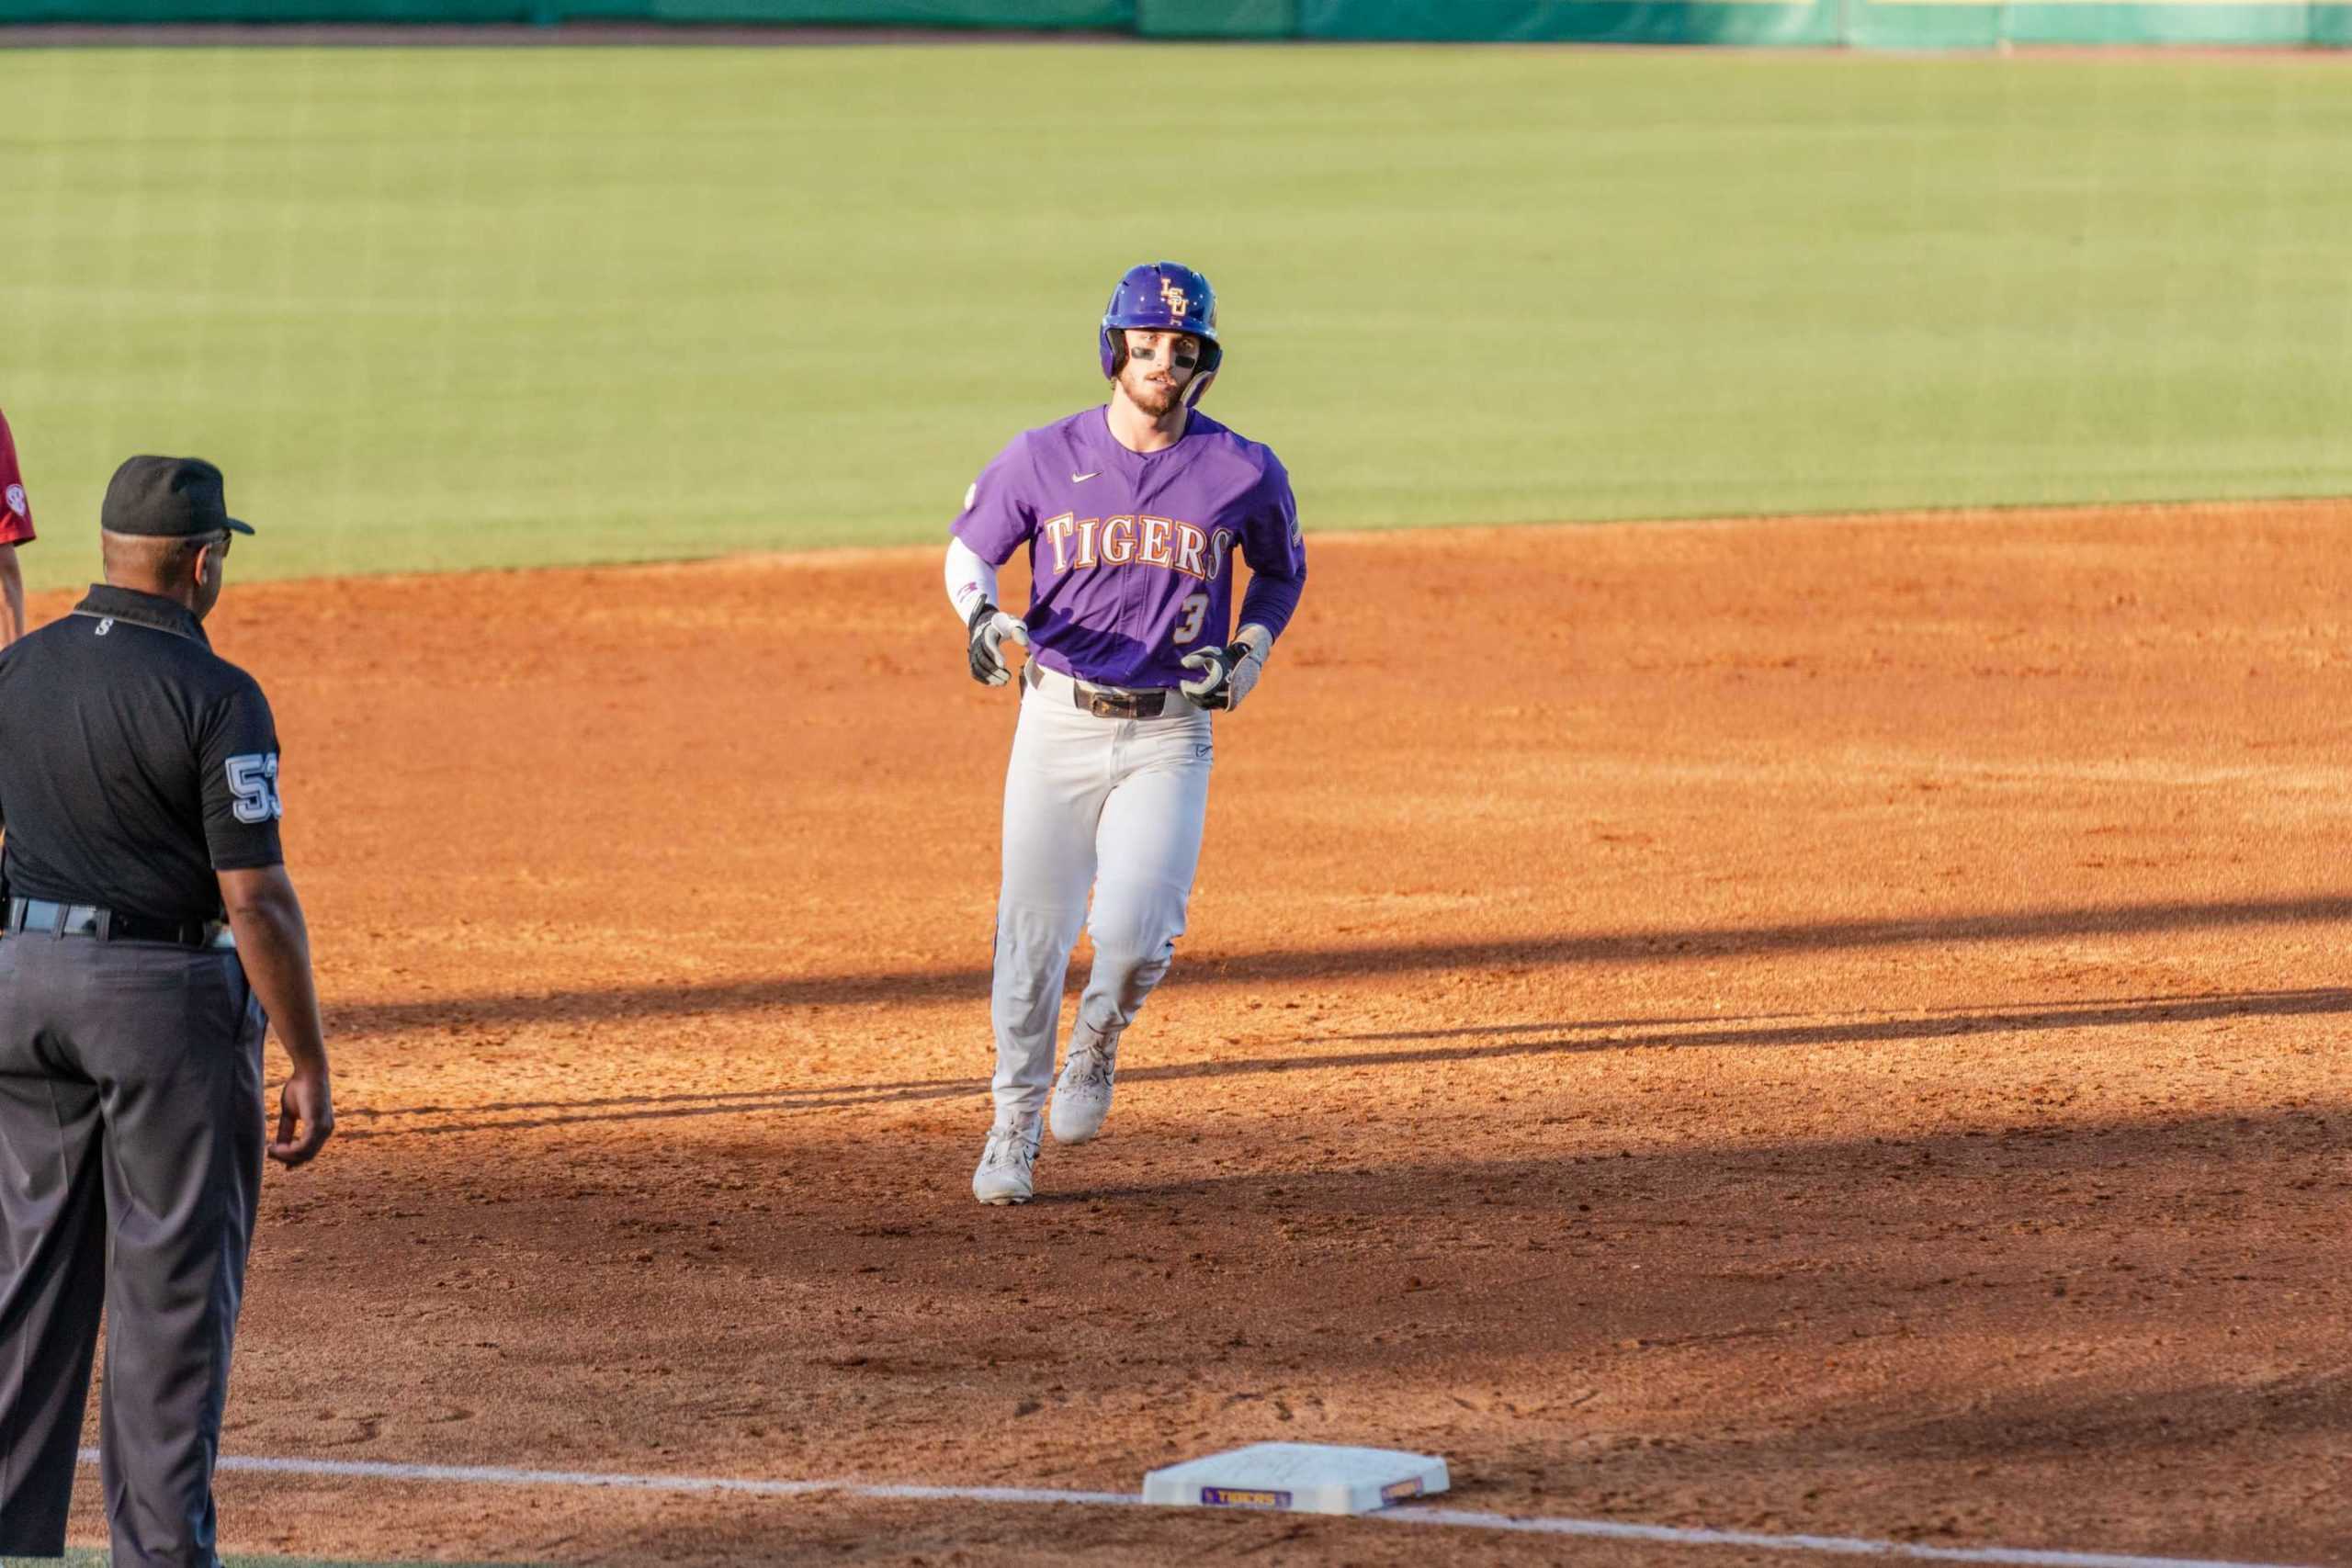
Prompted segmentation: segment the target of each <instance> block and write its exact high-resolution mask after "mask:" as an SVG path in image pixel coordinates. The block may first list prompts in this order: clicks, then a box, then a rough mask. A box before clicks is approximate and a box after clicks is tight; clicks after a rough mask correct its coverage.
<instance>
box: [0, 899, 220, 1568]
mask: <svg viewBox="0 0 2352 1568" xmlns="http://www.w3.org/2000/svg"><path fill="white" fill-rule="evenodd" d="M262 1030H263V1019H262V1010H261V1007H260V1004H259V1003H258V1002H257V1001H256V1000H255V999H254V994H253V987H251V986H250V985H249V984H248V983H247V982H246V980H245V975H244V970H243V966H242V965H240V964H239V963H238V962H237V955H236V954H235V953H232V952H220V951H203V952H199V951H197V950H194V949H189V948H181V947H171V946H167V945H164V944H161V943H153V942H98V941H97V940H96V939H95V938H92V937H86V936H77V937H56V936H52V935H50V934H48V933H45V932H43V933H18V934H17V935H15V936H9V937H5V938H0V1556H28V1557H54V1556H58V1555H60V1554H62V1552H63V1551H64V1549H65V1512H66V1505H67V1503H68V1502H69V1501H70V1500H71V1497H72V1494H73V1488H74V1468H75V1465H76V1463H77V1462H78V1455H79V1450H80V1446H81V1436H82V1415H83V1410H84V1408H85V1405H86V1404H87V1403H88V1400H89V1393H90V1370H91V1359H92V1356H93V1354H94V1353H95V1351H96V1346H97V1337H98V1319H99V1313H100V1309H101V1308H102V1307H103V1309H104V1312H105V1316H106V1325H107V1365H106V1385H105V1388H104V1390H103V1391H102V1393H101V1394H100V1396H99V1440H98V1450H99V1484H100V1486H101V1488H102V1489H103V1491H104V1493H105V1497H106V1513H107V1526H108V1528H109V1529H110V1531H111V1533H112V1538H113V1542H114V1562H115V1563H116V1564H117V1565H118V1568H121V1565H124V1564H141V1565H144V1564H149V1563H170V1564H175V1565H196V1568H210V1565H211V1564H213V1563H214V1562H217V1561H218V1557H217V1555H216V1552H215V1550H214V1544H213V1537H214V1521H213V1508H212V1467H213V1461H214V1460H215V1458H216V1457H217V1456H218V1454H219V1451H220V1408H221V1404H222V1401H223V1400H224V1398H225V1397H226V1395H227V1393H228V1388H229V1347H230V1342H231V1340H232V1337H233V1336H234V1335H235V1333H236V1325H237V1308H238V1305H239V1303H240V1302H241V1301H242V1299H243V1293H244V1275H245V1254H246V1250H247V1248H248V1247H249V1246H250V1245H251V1243H252V1240H253V1233H254V1211H255V1208H256V1206H257V1204H258V1202H259V1201H260V1196H261V1158H262V1145H263V1127H262V1104H261V1041H262Z"/></svg>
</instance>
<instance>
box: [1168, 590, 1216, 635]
mask: <svg viewBox="0 0 2352 1568" xmlns="http://www.w3.org/2000/svg"><path fill="white" fill-rule="evenodd" d="M1176 608H1177V609H1178V610H1179V611H1180V612H1182V615H1183V617H1184V618H1183V619H1182V620H1181V621H1178V622H1177V623H1176V633H1175V635H1174V636H1173V637H1170V638H1169V639H1168V640H1169V641H1170V642H1172V643H1174V644H1175V645H1176V646H1177V647H1179V648H1182V647H1183V646H1184V645H1185V644H1186V643H1188V642H1190V641H1192V640H1193V638H1194V637H1198V636H1200V635H1201V623H1202V622H1203V621H1205V620H1207V619H1208V615H1209V596H1208V595H1207V594H1205V593H1187V594H1186V595H1184V602H1183V603H1182V604H1179V605H1177V606H1176Z"/></svg>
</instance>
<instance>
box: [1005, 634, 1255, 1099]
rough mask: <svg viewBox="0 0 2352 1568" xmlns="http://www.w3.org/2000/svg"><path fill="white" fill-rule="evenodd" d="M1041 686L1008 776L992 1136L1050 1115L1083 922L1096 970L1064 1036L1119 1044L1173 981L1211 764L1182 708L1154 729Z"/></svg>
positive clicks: (1211, 748) (1027, 708)
mask: <svg viewBox="0 0 2352 1568" xmlns="http://www.w3.org/2000/svg"><path fill="white" fill-rule="evenodd" d="M1039 680H1040V682H1041V683H1039V684H1035V685H1033V684H1030V683H1029V682H1026V681H1024V682H1023V687H1022V693H1021V722H1020V726H1019V728H1017V729H1016V730H1015V731H1014V733H1013V738H1012V763H1011V765H1010V766H1008V767H1007V768H1006V769H1005V775H1004V880H1003V884H1002V886H1001V890H1000V892H999V894H998V897H997V910H996V977H995V985H994V987H993V989H992V991H991V993H990V996H989V1021H990V1022H991V1023H992V1024H993V1025H994V1026H995V1030H996V1079H995V1085H994V1088H995V1092H996V1114H997V1119H998V1120H999V1121H1008V1120H1021V1119H1026V1118H1028V1117H1031V1116H1034V1115H1035V1114H1037V1113H1038V1112H1040V1111H1043V1110H1044V1109H1045V1107H1046V1096H1047V1094H1048V1093H1049V1092H1050V1091H1051V1090H1052V1088H1053V1082H1054V1041H1055V1033H1056V1031H1057V1028H1058V1026H1059V1024H1060V1021H1061V1003H1062V981H1063V977H1064V976H1066V975H1067V974H1068V973H1069V955H1070V949H1071V948H1072V947H1073V946H1074V945H1075V944H1076V943H1077V942H1078V931H1079V924H1080V921H1081V920H1083V921H1084V922H1085V924H1086V929H1087V930H1088V931H1089V932H1090V933H1091V935H1092V936H1093V938H1094V969H1093V972H1092V973H1091V975H1090V976H1088V977H1087V982H1086V990H1085V992H1084V994H1083V995H1081V996H1080V998H1079V1002H1078V1021H1077V1022H1076V1024H1074V1025H1073V1031H1074V1032H1076V1031H1091V1032H1093V1033H1095V1034H1097V1035H1100V1036H1101V1037H1103V1039H1105V1040H1111V1041H1115V1040H1116V1039H1117V1038H1118V1036H1119V1032H1121V1031H1122V1030H1124V1029H1125V1028H1126V1026H1127V1025H1128V1024H1129V1023H1131V1022H1133V1021H1134V1020H1135V1016H1136V1010H1137V1009H1138V1008H1140V1007H1141V1006H1142V1005H1143V999H1144V998H1146V997H1147V996H1148V995H1150V994H1151V988H1152V987H1154V986H1156V985H1158V984H1159V980H1160V976H1164V975H1166V974H1167V973H1168V964H1169V961H1170V959H1171V958H1172V957H1174V956H1175V952H1176V939H1177V938H1178V937H1180V936H1182V934H1183V933H1184V907H1185V904H1186V903H1187V902H1188V901H1189V899H1190V898H1191V897H1192V892H1193V872H1194V870H1195V869H1196V868H1197V867H1198V866H1199V864H1200V859H1201V828H1202V825H1203V824H1204V822H1205V821H1206V820H1207V818H1208V805H1209V768H1210V764H1211V763H1212V762H1213V761H1214V760H1215V744H1214V741H1213V739H1212V737H1211V734H1210V728H1209V715H1208V713H1207V711H1206V710H1204V709H1203V708H1200V707H1196V706H1194V705H1193V704H1192V703H1191V702H1190V701H1189V700H1187V699H1186V698H1185V696H1184V695H1183V694H1182V693H1181V692H1170V693H1169V694H1168V703H1169V705H1168V709H1167V716H1164V717H1160V718H1148V719H1118V718H1098V717H1096V716H1094V715H1092V714H1091V713H1089V712H1087V711H1086V710H1085V709H1083V708H1080V707H1079V706H1078V705H1076V703H1075V702H1074V701H1073V700H1072V697H1071V686H1070V682H1069V680H1068V679H1067V678H1066V677H1063V676H1059V675H1056V674H1055V673H1053V672H1052V671H1040V674H1039ZM1090 888H1091V890H1092V892H1093V895H1094V905H1093V910H1092V914H1091V917H1090V916H1089V913H1088V909H1087V893H1088V891H1089V889H1090Z"/></svg>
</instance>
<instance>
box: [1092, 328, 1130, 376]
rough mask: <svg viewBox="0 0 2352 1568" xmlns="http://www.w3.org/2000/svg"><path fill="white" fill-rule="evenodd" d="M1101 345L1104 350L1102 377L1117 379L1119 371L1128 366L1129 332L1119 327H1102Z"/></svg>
mask: <svg viewBox="0 0 2352 1568" xmlns="http://www.w3.org/2000/svg"><path fill="white" fill-rule="evenodd" d="M1099 346H1100V347H1101V349H1102V351H1103V379H1104V380H1105V381H1115V380H1117V379H1118V378H1119V372H1120V371H1121V370H1123V369H1125V367H1126V363H1127V334H1126V333H1125V330H1124V329H1122V328H1118V327H1104V328H1103V342H1102V344H1100V345H1099Z"/></svg>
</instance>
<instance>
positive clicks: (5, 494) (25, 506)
mask: <svg viewBox="0 0 2352 1568" xmlns="http://www.w3.org/2000/svg"><path fill="white" fill-rule="evenodd" d="M32 537H33V507H32V502H29V501H28V500H26V499H25V475H24V470H23V469H22V468H18V467H17V438H16V437H15V436H14V435H12V434H9V432H8V416H7V415H6V413H0V648H6V647H7V646H8V645H9V644H10V643H12V642H14V641H16V640H17V638H18V637H22V636H24V635H25V574H24V570H23V569H22V568H21V567H19V566H18V565H17V546H18V545H26V544H30V543H31V542H32Z"/></svg>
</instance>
